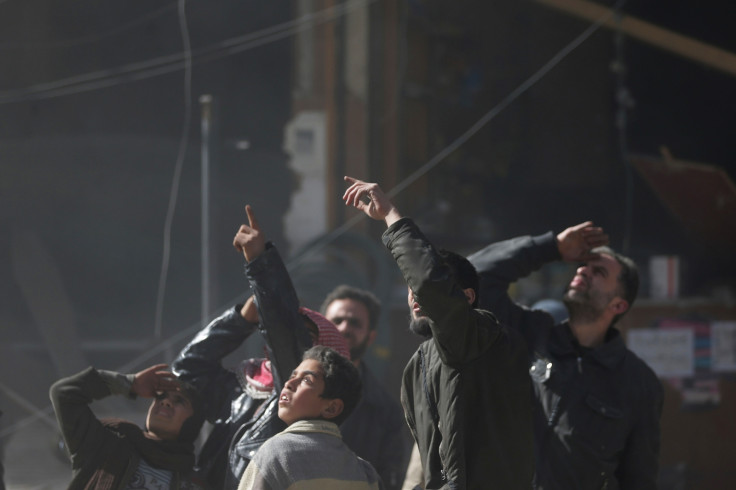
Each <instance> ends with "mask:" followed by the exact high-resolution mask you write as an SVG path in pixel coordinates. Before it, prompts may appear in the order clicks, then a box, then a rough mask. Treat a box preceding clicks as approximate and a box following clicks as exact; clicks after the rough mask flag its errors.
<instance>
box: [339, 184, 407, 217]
mask: <svg viewBox="0 0 736 490" xmlns="http://www.w3.org/2000/svg"><path fill="white" fill-rule="evenodd" d="M345 182H347V183H348V184H350V187H348V188H347V190H346V191H345V194H343V196H342V200H343V201H345V204H346V205H347V206H353V207H355V208H357V209H359V210H360V211H363V212H364V213H365V214H367V215H368V216H369V217H370V218H373V219H375V220H378V221H380V220H383V221H385V222H386V226H391V225H392V224H393V223H394V222H396V221H398V220H399V219H401V214H399V210H398V209H396V207H394V205H393V203H392V202H391V200H390V199H389V198H388V196H386V194H384V192H383V190H382V189H381V188H380V187H379V186H378V184H375V183H370V182H363V181H362V180H358V179H354V178H352V177H348V176H347V175H346V176H345Z"/></svg>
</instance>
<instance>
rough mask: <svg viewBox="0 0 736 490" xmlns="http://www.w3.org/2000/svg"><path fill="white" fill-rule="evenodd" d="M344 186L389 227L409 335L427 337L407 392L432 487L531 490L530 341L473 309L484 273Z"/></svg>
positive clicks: (374, 194)
mask: <svg viewBox="0 0 736 490" xmlns="http://www.w3.org/2000/svg"><path fill="white" fill-rule="evenodd" d="M345 180H346V181H347V182H348V183H349V184H350V187H349V188H348V189H347V191H345V194H344V196H343V200H344V201H345V203H346V204H347V205H352V206H355V207H356V208H358V209H359V210H361V211H363V212H364V213H366V214H367V215H368V216H370V217H371V218H373V219H376V220H383V221H384V222H385V223H386V225H387V226H388V229H387V230H386V232H385V233H384V235H383V242H384V244H385V245H386V246H387V247H388V249H389V250H390V252H391V254H392V255H393V257H394V258H395V259H396V262H397V263H398V265H399V268H400V269H401V272H402V274H403V275H404V278H405V280H406V282H407V284H408V286H409V294H408V302H409V307H410V311H411V317H412V328H413V329H414V330H415V331H419V332H422V333H424V334H426V335H427V336H428V337H429V338H428V340H426V341H425V342H423V343H422V344H421V345H420V346H419V349H418V350H417V352H416V353H415V354H414V356H413V357H412V358H411V360H410V361H409V363H408V364H407V366H406V368H405V369H404V375H403V379H402V390H401V402H402V405H403V406H404V414H405V416H406V419H407V422H408V424H409V428H410V429H411V432H412V435H413V436H414V439H415V440H416V442H417V445H418V447H419V453H420V456H421V460H422V467H423V472H424V480H425V484H426V488H427V489H436V488H442V489H503V490H514V489H519V490H527V489H528V488H529V487H530V485H531V481H532V476H533V447H532V444H533V442H532V440H533V437H532V414H531V407H532V402H531V386H530V385H531V382H530V380H529V376H528V374H527V362H526V350H525V346H524V342H523V340H522V339H521V337H520V336H519V335H518V333H517V332H515V331H514V330H509V329H507V328H505V327H504V326H502V325H500V324H499V323H498V321H497V320H496V319H495V317H494V316H493V315H492V314H491V313H490V312H488V311H483V310H478V309H475V308H474V305H475V304H476V301H477V291H478V283H477V274H476V272H475V270H474V269H473V267H472V265H471V264H470V263H469V262H468V261H467V260H466V259H464V258H463V257H461V256H459V255H457V254H453V253H450V252H446V253H441V252H439V251H437V250H435V248H434V247H433V246H432V244H431V243H430V242H429V241H428V240H427V238H426V237H425V236H424V235H423V234H422V233H421V231H420V230H419V229H418V228H417V226H416V225H415V224H414V222H413V221H412V220H411V219H409V218H402V217H401V215H400V214H399V212H398V210H397V209H396V208H395V207H394V206H393V204H392V203H391V201H390V200H389V199H388V198H387V197H386V195H385V194H384V193H383V191H382V190H381V189H380V187H379V186H378V185H377V184H371V183H366V182H362V181H359V180H356V179H353V178H351V177H345ZM366 201H367V202H366Z"/></svg>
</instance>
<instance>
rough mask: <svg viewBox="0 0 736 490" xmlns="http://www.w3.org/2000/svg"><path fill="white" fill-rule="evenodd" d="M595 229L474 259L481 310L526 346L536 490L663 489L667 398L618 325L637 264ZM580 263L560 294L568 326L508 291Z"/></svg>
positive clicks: (527, 240)
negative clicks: (660, 472) (537, 274)
mask: <svg viewBox="0 0 736 490" xmlns="http://www.w3.org/2000/svg"><path fill="white" fill-rule="evenodd" d="M607 243H608V237H607V236H606V235H605V234H604V233H603V230H602V229H601V228H599V227H595V226H593V223H592V222H589V221H588V222H585V223H581V224H579V225H577V226H572V227H570V228H567V229H566V230H564V231H562V232H561V233H559V234H558V235H556V236H555V235H554V234H553V233H552V232H549V233H547V234H545V235H540V236H535V237H530V236H524V237H519V238H514V239H511V240H506V241H502V242H499V243H494V244H491V245H489V246H487V247H486V248H484V249H482V250H480V251H479V252H476V253H475V254H473V255H471V256H470V257H469V259H470V261H471V262H472V263H473V264H474V265H475V266H476V268H477V269H478V272H479V274H480V278H481V286H480V289H481V298H482V300H481V303H482V304H483V306H484V307H486V308H489V309H492V311H493V312H494V313H495V314H496V315H497V316H498V318H499V319H500V320H501V321H502V322H504V323H506V324H508V325H510V326H512V327H514V328H516V329H518V330H519V331H520V332H521V334H522V335H523V336H524V338H525V339H526V341H527V345H528V351H529V360H530V364H531V367H530V369H529V372H530V374H531V378H532V381H533V382H534V383H533V384H534V394H535V405H536V406H535V412H534V413H535V419H534V431H535V453H536V477H535V488H537V489H544V490H548V489H565V490H574V489H590V488H608V489H613V488H626V489H653V488H657V469H658V458H659V418H660V415H661V412H662V400H663V392H662V386H661V384H660V383H659V380H658V379H657V377H656V375H655V374H654V372H653V371H652V370H651V369H650V368H649V367H648V366H647V365H646V364H645V363H644V362H643V361H642V360H641V359H639V358H638V357H637V356H636V355H635V354H634V353H632V352H631V351H630V350H628V349H627V348H626V345H625V344H624V341H623V339H622V338H621V335H620V333H619V331H618V330H617V329H616V328H614V327H613V325H614V324H615V323H616V321H617V320H618V319H619V318H620V317H621V316H622V315H623V314H625V313H626V312H627V311H629V309H630V308H631V305H632V303H633V302H634V299H635V298H636V293H637V290H638V287H639V277H638V272H637V270H636V266H635V265H634V263H633V261H632V260H631V259H629V258H628V257H624V256H622V255H620V254H618V253H616V252H614V251H613V250H611V249H610V248H607V247H602V245H605V244H607ZM560 259H561V260H564V261H567V262H576V263H580V266H579V267H578V268H577V270H576V272H575V276H574V277H573V278H572V280H571V281H570V283H569V285H568V287H567V290H566V292H565V293H564V296H563V302H564V303H565V306H566V307H567V310H568V313H569V320H566V321H562V322H559V323H556V322H555V321H554V320H553V319H552V317H551V316H550V315H549V314H548V313H546V312H543V311H541V310H531V309H528V308H525V307H524V306H521V305H518V304H516V303H514V302H513V301H512V300H511V298H510V297H509V295H508V292H507V290H508V287H509V285H510V284H511V283H512V282H515V281H516V280H517V279H519V278H521V277H524V276H527V275H528V274H530V273H531V272H532V271H534V270H537V269H539V268H540V267H541V266H542V265H544V264H545V263H548V262H552V261H555V260H560Z"/></svg>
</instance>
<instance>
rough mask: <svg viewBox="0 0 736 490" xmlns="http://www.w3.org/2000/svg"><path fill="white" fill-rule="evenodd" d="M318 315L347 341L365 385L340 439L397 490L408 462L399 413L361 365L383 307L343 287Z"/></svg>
mask: <svg viewBox="0 0 736 490" xmlns="http://www.w3.org/2000/svg"><path fill="white" fill-rule="evenodd" d="M320 311H321V313H322V314H323V315H324V316H325V317H326V318H327V319H328V320H330V321H331V322H332V323H334V324H335V327H337V330H338V331H339V332H340V333H341V334H342V335H343V336H344V337H345V340H346V342H347V344H348V348H349V349H350V359H351V361H353V364H354V365H355V367H356V368H358V371H359V372H360V378H361V381H362V383H363V397H362V398H361V400H360V403H358V406H357V407H356V408H355V410H354V411H353V413H352V414H351V415H350V417H348V418H347V420H345V421H344V422H343V423H342V425H340V432H342V438H343V440H344V441H345V443H346V444H347V445H348V446H349V447H350V449H352V450H353V451H355V453H356V454H357V455H358V456H360V457H361V458H363V459H365V460H366V461H368V462H370V463H371V464H372V465H373V467H374V468H376V471H378V474H379V475H381V479H382V480H383V483H384V485H385V486H386V488H387V489H389V490H394V489H398V488H400V487H401V482H402V481H403V478H404V471H405V468H404V466H405V463H404V461H405V457H406V443H405V440H404V434H403V432H402V428H403V427H404V420H403V416H402V413H401V408H400V407H399V405H398V403H396V402H395V401H394V400H393V399H392V398H391V396H389V394H388V393H387V392H386V390H385V389H384V388H383V386H382V385H381V383H380V382H379V381H378V379H376V377H375V376H374V375H373V373H372V372H371V370H370V369H369V368H368V366H367V365H366V364H365V363H364V362H362V359H363V355H364V354H365V353H366V351H367V350H368V347H370V346H371V344H373V342H374V341H375V340H376V334H377V333H378V332H377V330H376V328H377V326H378V317H379V316H380V314H381V303H380V301H379V300H378V298H376V296H375V295H374V294H373V293H371V292H370V291H366V290H363V289H359V288H355V287H352V286H347V285H344V284H343V285H340V286H337V287H336V288H335V289H334V290H332V292H330V293H329V294H328V295H327V297H326V298H325V300H324V302H323V303H322V308H321V310H320Z"/></svg>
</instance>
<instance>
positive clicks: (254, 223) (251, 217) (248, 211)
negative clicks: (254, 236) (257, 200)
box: [245, 204, 261, 231]
mask: <svg viewBox="0 0 736 490" xmlns="http://www.w3.org/2000/svg"><path fill="white" fill-rule="evenodd" d="M245 213H246V214H247V215H248V225H249V226H250V227H251V228H253V229H254V230H258V231H260V230H261V228H260V226H258V221H257V220H256V215H255V214H254V213H253V209H252V208H251V207H250V204H246V205H245Z"/></svg>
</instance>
